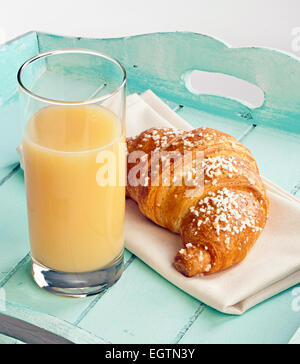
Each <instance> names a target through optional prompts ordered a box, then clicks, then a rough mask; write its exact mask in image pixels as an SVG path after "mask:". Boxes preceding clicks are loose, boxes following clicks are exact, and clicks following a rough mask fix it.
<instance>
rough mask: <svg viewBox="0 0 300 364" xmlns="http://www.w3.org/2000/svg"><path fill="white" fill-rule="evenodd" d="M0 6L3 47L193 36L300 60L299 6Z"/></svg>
mask: <svg viewBox="0 0 300 364" xmlns="http://www.w3.org/2000/svg"><path fill="white" fill-rule="evenodd" d="M0 1H1V4H2V5H1V6H0V42H1V41H2V42H3V41H4V40H8V39H11V38H14V37H16V36H17V35H20V34H22V33H25V32H27V31H30V30H39V31H45V32H50V33H55V34H61V35H77V36H88V37H99V38H102V37H116V36H123V35H133V34H142V33H149V32H156V31H176V30H189V31H193V32H199V33H204V34H208V35H212V36H215V37H217V38H220V39H223V40H224V41H226V42H227V43H229V44H231V45H232V46H234V47H237V46H251V45H255V46H266V47H272V48H278V49H281V50H285V51H288V52H294V54H297V55H298V56H300V46H299V49H297V48H295V47H294V48H293V47H292V41H293V39H294V38H295V36H293V35H292V30H293V29H294V28H296V27H300V0H106V1H104V0H47V1H45V0H0ZM299 33H300V30H299ZM299 43H300V42H299Z"/></svg>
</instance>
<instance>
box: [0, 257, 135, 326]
mask: <svg viewBox="0 0 300 364" xmlns="http://www.w3.org/2000/svg"><path fill="white" fill-rule="evenodd" d="M130 256H131V254H130V253H126V258H127V259H128V257H130ZM4 289H5V291H6V298H7V300H9V301H11V302H16V303H18V304H21V305H25V306H28V307H31V308H32V309H34V310H38V311H40V312H43V313H46V314H49V315H52V316H56V317H58V318H60V319H62V320H67V321H69V322H76V320H77V318H78V317H79V316H80V315H81V313H82V312H83V311H85V310H86V309H87V308H88V307H89V306H90V305H91V304H92V302H93V300H94V299H95V298H94V297H90V298H85V299H72V298H65V297H58V296H55V295H52V294H49V293H48V292H46V291H44V290H41V289H40V288H39V287H38V286H37V285H36V284H35V283H34V281H33V279H32V277H31V273H30V257H29V256H28V257H27V258H26V259H25V261H24V262H23V264H22V265H21V266H20V267H19V268H18V270H17V271H16V272H15V273H14V275H13V276H12V277H11V278H10V279H9V280H8V282H7V283H6V284H5V285H4Z"/></svg>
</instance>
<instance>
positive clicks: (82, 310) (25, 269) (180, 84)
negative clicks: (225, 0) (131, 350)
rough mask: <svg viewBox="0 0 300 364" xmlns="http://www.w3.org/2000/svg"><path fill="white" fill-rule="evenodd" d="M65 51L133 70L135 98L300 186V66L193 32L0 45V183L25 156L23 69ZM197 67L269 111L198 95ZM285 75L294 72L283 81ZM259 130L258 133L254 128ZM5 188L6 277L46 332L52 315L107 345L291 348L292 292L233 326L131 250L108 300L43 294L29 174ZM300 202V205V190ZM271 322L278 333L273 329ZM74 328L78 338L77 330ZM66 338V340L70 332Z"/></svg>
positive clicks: (0, 252)
mask: <svg viewBox="0 0 300 364" xmlns="http://www.w3.org/2000/svg"><path fill="white" fill-rule="evenodd" d="M63 47H82V48H92V49H96V50H99V51H103V52H106V53H109V54H111V55H113V56H115V57H117V58H118V59H120V60H121V61H122V63H123V64H124V65H125V66H126V68H127V72H128V88H129V92H130V93H132V92H142V91H145V90H147V89H148V88H151V89H152V90H153V91H154V92H156V93H157V94H158V95H159V96H160V97H163V98H164V99H165V100H166V101H167V102H168V104H169V105H170V106H171V107H172V108H176V107H177V109H178V112H179V113H180V115H181V116H183V117H184V118H186V119H187V121H189V122H191V124H192V125H194V126H200V125H204V124H206V125H207V126H211V127H215V128H218V129H221V130H224V131H225V132H228V133H230V134H232V135H234V136H236V137H241V136H244V138H243V140H244V142H245V143H246V145H247V146H249V147H250V148H251V150H252V151H253V153H254V154H255V156H256V157H257V159H258V163H259V165H260V166H261V169H262V171H263V173H264V174H265V175H266V176H267V177H269V178H270V179H273V180H274V181H275V182H277V183H278V184H280V185H281V186H282V187H284V188H286V189H288V190H292V188H293V187H295V186H294V185H295V184H296V183H297V179H298V172H299V169H298V168H299V163H297V161H298V157H299V134H300V118H299V112H300V110H299V100H300V97H299V92H300V89H299V87H298V85H299V80H300V66H299V61H297V60H296V59H295V58H293V57H292V56H289V55H285V54H283V53H280V52H276V51H273V50H266V49H255V48H252V49H230V48H228V47H227V46H226V45H225V44H223V43H222V42H219V41H217V40H215V39H213V38H210V37H206V36H202V35H197V34H191V33H167V34H153V35H145V36H137V37H131V38H123V39H113V40H112V39H108V40H101V39H83V38H65V37H57V36H52V35H47V34H40V33H38V34H36V33H31V34H28V35H27V36H25V37H24V38H20V39H17V40H15V41H13V42H12V43H9V44H7V45H6V46H5V47H0V54H1V57H0V81H1V82H0V98H1V100H2V104H3V105H2V106H0V141H1V143H0V181H1V180H3V177H5V176H6V175H7V174H9V172H10V171H11V170H12V168H13V167H14V164H13V163H15V162H16V161H17V158H18V156H17V154H16V152H15V147H16V145H17V144H18V142H19V140H20V134H19V122H18V104H17V101H18V100H17V96H16V94H15V91H16V87H17V84H16V79H15V74H16V72H17V69H18V67H19V66H20V64H21V63H22V62H23V61H25V59H27V58H29V56H32V55H34V54H36V53H37V52H38V51H39V50H41V51H46V50H49V49H53V48H63ZM153 54H155V57H153ZM193 69H199V70H204V71H210V72H223V73H226V74H228V75H232V76H236V77H240V78H242V79H244V80H246V81H249V82H252V83H254V84H256V85H258V86H259V87H261V88H262V89H263V90H264V91H265V94H266V102H265V104H264V105H263V107H261V108H259V109H256V110H252V109H250V108H248V107H247V106H245V105H243V104H241V103H240V102H237V101H235V100H229V99H225V98H220V97H215V96H202V95H193V94H191V93H190V92H189V91H188V90H187V88H186V86H185V79H184V75H186V74H187V72H188V71H191V70H193ZM283 69H285V70H289V72H285V74H284V75H283V74H282V70H283ZM181 104H182V105H184V106H185V107H184V108H183V109H179V108H178V105H181ZM253 123H255V124H257V125H258V127H257V128H256V129H251V130H250V129H249V127H251V125H252V124H253ZM266 126H268V127H266ZM271 127H272V128H271ZM282 130H286V131H289V132H282ZM248 131H249V134H247V132H248ZM246 134H247V135H246ZM287 160H288V161H289V163H286V161H287ZM289 164H290V165H293V168H290V166H289ZM297 166H298V167H297ZM4 182H5V183H3V184H2V185H1V186H0V272H2V273H0V279H1V277H2V281H1V282H2V285H3V284H4V287H5V289H6V292H7V296H8V299H10V300H12V301H14V302H15V303H17V304H25V305H27V306H30V307H31V308H32V309H33V311H32V312H31V311H30V310H29V311H30V312H31V313H30V315H29V316H28V317H30V320H33V321H34V320H37V321H36V322H35V323H37V324H38V325H40V326H42V327H43V322H44V319H45V318H46V322H47V325H46V326H47V327H48V328H49V327H51V325H52V327H53V325H54V326H55V325H56V323H57V321H56V320H58V319H55V318H54V317H52V316H49V314H52V315H53V316H56V317H58V318H60V320H59V321H58V322H59V324H57V326H58V327H61V323H63V327H65V325H70V323H66V322H65V321H64V320H69V321H71V322H72V323H76V324H79V325H80V326H82V327H84V328H86V329H88V330H90V331H92V332H93V333H96V334H98V336H102V334H103V337H104V338H105V339H106V340H108V341H112V342H132V343H134V342H152V343H155V342H177V341H180V342H182V343H184V342H186V343H189V342H204V341H207V342H222V340H225V341H230V342H241V341H245V342H251V341H253V340H257V341H266V336H267V335H268V340H269V341H270V342H287V341H288V339H289V338H287V336H288V334H290V333H291V332H292V331H293V330H294V328H295V321H297V320H295V318H294V313H291V312H290V311H291V309H290V293H289V291H287V292H285V293H283V294H282V295H280V296H278V297H275V298H273V299H272V300H270V301H268V302H267V303H264V304H262V305H260V306H258V307H256V308H254V309H253V310H251V311H250V312H249V313H246V314H245V315H244V316H243V317H237V318H232V317H230V316H225V315H223V314H220V313H218V312H216V311H214V310H212V309H209V308H206V307H205V308H204V306H203V305H201V304H200V303H199V302H197V301H195V300H194V299H193V298H191V297H189V296H188V295H186V294H185V293H183V292H181V291H180V290H178V289H177V288H175V287H174V286H172V285H171V284H170V283H168V282H166V281H165V280H164V279H163V278H161V277H159V276H158V275H157V274H156V273H155V272H153V271H152V270H151V269H150V268H148V267H147V266H145V265H144V264H143V263H142V262H140V261H139V260H138V259H134V257H133V256H131V254H130V253H128V252H127V253H126V260H127V269H126V272H125V274H124V275H123V277H122V279H121V281H120V282H119V283H118V284H117V285H116V286H114V287H113V288H112V289H110V290H108V291H107V292H105V293H104V294H103V295H101V296H97V297H95V298H90V299H87V300H83V301H77V302H76V300H75V301H74V300H69V299H66V298H60V297H55V296H51V295H49V294H47V293H45V292H43V291H41V290H39V289H38V288H37V287H36V286H35V285H34V284H33V282H32V279H31V277H30V274H29V264H28V258H26V259H23V258H24V257H25V255H26V254H27V251H28V239H27V228H26V208H25V193H24V186H23V177H22V174H21V173H20V172H19V173H16V174H14V175H13V176H11V178H9V179H8V180H4ZM298 182H300V179H299V181H298ZM297 196H299V197H300V191H299V192H298V193H297ZM16 226H17V228H16ZM22 259H23V260H22ZM0 284H1V283H0ZM21 307H22V308H21V311H12V315H16V317H18V315H20V316H22V315H25V314H24V312H23V310H24V308H23V306H21ZM25 311H26V310H25ZM36 311H41V312H43V314H39V313H38V312H36ZM20 312H21V313H20ZM25 316H26V315H25ZM278 316H280V317H278ZM22 317H24V316H22ZM266 318H267V319H266ZM282 318H286V320H285V322H284V324H285V332H282V330H281V328H282V325H283V320H282ZM30 320H29V319H28V321H30ZM270 322H271V323H273V324H272V325H271V327H272V328H273V330H270V329H269V326H270ZM297 325H299V323H298V322H297ZM71 327H72V330H73V329H74V326H73V325H71ZM254 327H257V328H258V330H259V335H258V336H257V337H255V336H254V334H253V332H254ZM276 328H278V329H277V330H276ZM72 330H71V331H72ZM75 331H76V330H75ZM76 332H77V331H76ZM61 334H62V335H64V336H65V337H67V333H66V331H64V330H63V329H62V330H61ZM76 335H77V336H76ZM76 335H75V336H76V337H77V339H78V338H80V337H81V335H82V337H84V338H85V340H86V341H87V342H89V340H90V341H91V342H93V340H94V339H93V338H92V337H86V336H85V334H84V332H82V331H78V334H76ZM224 337H225V339H224ZM67 338H68V337H67ZM227 338H228V339H227Z"/></svg>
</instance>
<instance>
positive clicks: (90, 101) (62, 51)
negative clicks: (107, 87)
mask: <svg viewBox="0 0 300 364" xmlns="http://www.w3.org/2000/svg"><path fill="white" fill-rule="evenodd" d="M71 53H74V54H87V55H92V56H97V57H101V58H104V59H106V60H108V61H111V62H112V63H115V64H116V65H117V66H118V67H119V68H120V69H121V71H122V73H123V79H122V82H121V83H120V84H119V86H117V87H116V88H115V89H114V90H113V91H111V92H109V93H107V94H105V95H102V96H99V97H96V98H91V99H86V100H82V101H63V100H53V99H49V98H47V97H43V96H40V95H37V94H35V93H34V92H32V91H30V90H29V89H28V88H27V87H26V86H25V85H24V84H23V82H22V79H21V78H22V73H23V71H24V70H25V69H26V68H27V67H28V66H29V65H31V64H32V63H34V62H35V61H38V60H40V59H43V58H46V57H51V56H55V55H59V54H71ZM126 78H127V74H126V70H125V68H124V66H123V65H122V64H121V62H119V61H118V60H117V59H116V58H114V57H111V56H109V55H107V54H105V53H101V52H98V51H94V50H91V49H84V48H62V49H54V50H51V51H47V52H43V53H39V54H37V55H36V56H34V57H32V58H30V59H28V60H27V61H26V62H25V63H23V65H22V66H21V67H20V69H19V71H18V73H17V80H18V84H19V87H20V88H21V90H22V91H23V92H25V93H26V94H27V95H28V96H31V97H33V98H35V99H36V100H39V101H42V102H45V103H48V104H52V105H65V106H66V105H70V106H79V105H90V104H95V103H98V102H102V101H105V100H107V99H109V98H111V97H112V96H114V95H115V94H117V93H118V92H119V91H120V90H121V89H122V88H123V87H124V86H125V85H126Z"/></svg>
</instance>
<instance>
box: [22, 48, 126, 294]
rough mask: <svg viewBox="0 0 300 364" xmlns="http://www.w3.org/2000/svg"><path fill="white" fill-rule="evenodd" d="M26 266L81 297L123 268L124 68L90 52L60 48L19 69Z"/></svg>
mask: <svg viewBox="0 0 300 364" xmlns="http://www.w3.org/2000/svg"><path fill="white" fill-rule="evenodd" d="M18 82H19V88H20V105H21V116H22V138H23V143H22V149H23V161H24V173H25V184H26V195H27V212H28V224H29V238H30V245H31V257H32V275H33V278H34V280H35V282H36V283H37V284H38V286H39V287H41V288H44V289H46V290H48V291H50V292H52V293H55V294H59V295H63V296H71V297H86V296H89V295H93V294H97V293H99V292H101V291H102V290H104V289H106V288H107V287H109V286H111V285H112V284H114V283H115V282H116V281H117V280H118V279H119V278H120V276H121V274H122V271H123V251H124V214H125V181H126V167H125V166H126V163H125V159H126V147H125V102H126V90H125V89H126V72H125V70H124V67H123V66H122V65H121V64H120V63H119V62H118V61H117V60H116V59H114V58H112V57H110V56H107V55H104V54H101V53H99V52H96V51H90V50H83V49H61V50H54V51H50V52H46V53H42V54H39V55H37V56H36V57H33V58H31V59H30V60H28V61H27V62H26V63H25V64H24V65H23V66H22V67H21V69H20V70H19V73H18Z"/></svg>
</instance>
